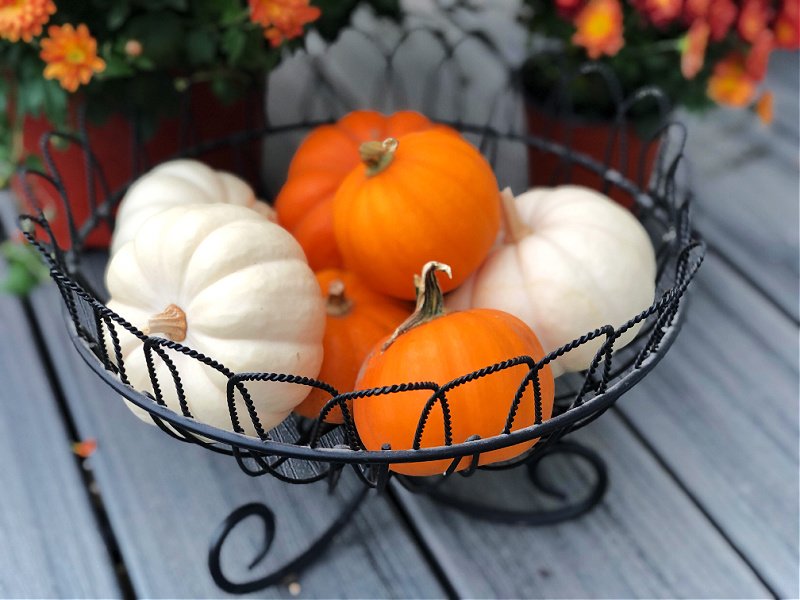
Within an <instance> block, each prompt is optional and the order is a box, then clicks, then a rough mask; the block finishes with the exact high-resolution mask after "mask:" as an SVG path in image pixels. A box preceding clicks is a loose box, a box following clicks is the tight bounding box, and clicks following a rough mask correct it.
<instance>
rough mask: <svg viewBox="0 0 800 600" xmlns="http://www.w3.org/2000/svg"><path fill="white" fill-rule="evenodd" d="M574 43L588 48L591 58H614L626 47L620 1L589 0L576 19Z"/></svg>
mask: <svg viewBox="0 0 800 600" xmlns="http://www.w3.org/2000/svg"><path fill="white" fill-rule="evenodd" d="M575 26H576V27H577V31H576V32H575V35H573V36H572V43H573V44H575V45H577V46H583V47H584V48H586V52H587V54H588V55H589V57H590V58H599V57H600V56H601V55H603V54H607V55H609V56H614V55H615V54H616V53H617V52H619V51H620V49H621V48H622V47H623V46H624V45H625V38H624V37H623V35H622V7H621V6H620V4H619V0H589V3H588V4H587V5H586V6H584V7H583V9H582V10H581V12H580V13H578V16H577V17H576V19H575Z"/></svg>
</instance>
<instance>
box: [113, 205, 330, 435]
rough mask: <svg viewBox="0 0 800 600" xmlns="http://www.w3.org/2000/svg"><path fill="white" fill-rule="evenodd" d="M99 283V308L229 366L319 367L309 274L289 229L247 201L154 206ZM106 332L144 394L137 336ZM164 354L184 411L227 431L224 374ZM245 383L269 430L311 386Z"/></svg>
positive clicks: (164, 374) (174, 402) (161, 367)
mask: <svg viewBox="0 0 800 600" xmlns="http://www.w3.org/2000/svg"><path fill="white" fill-rule="evenodd" d="M106 285H107V287H108V291H109V292H110V295H111V300H110V301H109V302H108V307H109V308H110V309H112V310H113V311H115V312H117V313H118V314H120V315H121V316H122V317H124V318H125V319H127V320H128V321H130V322H131V323H133V324H134V325H135V326H136V327H138V328H139V329H140V330H141V331H143V332H144V333H147V334H149V335H153V336H158V337H165V338H170V339H172V340H174V341H177V342H180V343H181V344H183V345H185V346H188V347H190V348H192V349H194V350H197V351H198V352H201V353H202V354H204V355H206V356H208V357H210V358H213V359H215V360H217V361H219V362H221V363H222V364H223V365H225V366H226V367H227V368H228V369H230V370H232V371H234V372H249V371H269V372H278V373H290V374H295V375H301V376H306V377H316V376H317V374H318V373H319V369H320V365H321V364H322V334H323V330H324V327H325V315H326V312H325V303H324V301H323V298H322V294H321V292H320V289H319V284H318V283H317V280H316V277H315V276H314V273H313V272H312V271H311V269H310V268H309V267H308V265H307V264H306V259H305V255H304V254H303V251H302V249H301V248H300V245H299V244H298V243H297V242H296V241H295V240H294V238H293V237H292V236H291V235H290V234H289V233H288V232H287V231H286V230H285V229H283V228H282V227H280V226H279V225H276V224H275V223H271V222H270V221H267V220H265V219H263V218H262V217H260V216H259V215H258V214H257V213H255V212H254V211H252V210H250V209H248V208H244V207H240V206H230V205H226V204H209V205H194V206H189V207H176V208H171V209H169V210H166V211H162V212H159V213H158V214H156V215H155V216H153V217H151V218H150V219H148V220H147V221H146V222H145V223H144V224H143V225H142V227H141V228H140V229H139V231H138V233H137V234H136V236H135V237H134V239H133V240H131V241H129V242H128V243H127V244H125V245H124V246H122V247H121V248H120V249H119V250H118V251H117V253H116V254H115V255H114V256H113V258H112V260H111V262H110V263H109V265H108V269H107V270H106ZM116 329H117V331H119V332H120V334H121V342H122V354H123V359H124V363H125V368H126V373H127V376H128V378H129V380H130V383H131V385H132V386H133V387H134V388H135V389H137V390H140V391H145V390H146V391H149V392H151V393H152V392H153V388H152V385H151V381H150V377H149V375H148V371H147V365H146V363H145V358H144V349H143V345H142V343H141V342H140V341H139V340H138V339H137V338H136V337H135V336H133V335H131V334H130V333H128V332H127V331H125V330H124V329H122V328H121V327H117V328H116ZM109 339H110V338H108V336H107V337H106V340H107V347H108V348H109V353H110V354H111V355H112V356H113V350H112V346H111V345H110V341H109ZM167 353H168V355H169V356H170V358H171V359H172V360H173V361H174V362H175V365H176V367H177V369H178V371H179V373H180V375H181V381H182V382H183V386H184V389H185V392H186V400H187V402H188V405H189V410H190V411H191V413H192V415H193V416H194V418H195V419H197V420H199V421H203V422H205V423H209V424H211V425H214V426H216V427H221V428H226V429H232V424H231V419H230V416H229V412H228V406H227V400H226V382H227V379H226V378H225V377H224V376H223V375H222V374H220V373H219V372H218V371H216V370H215V369H213V368H211V367H208V366H206V365H204V364H202V363H201V362H199V361H197V360H194V359H192V358H189V357H187V356H185V355H183V354H180V353H177V352H175V351H172V350H167ZM153 357H154V359H155V363H156V365H157V373H158V379H159V382H160V383H161V389H162V390H163V393H164V400H165V402H166V403H167V404H168V406H169V407H170V408H171V409H173V410H174V411H176V412H178V413H180V412H181V410H180V404H179V402H178V398H177V393H176V391H175V389H174V384H173V380H172V377H171V375H170V373H169V370H168V368H167V366H166V365H165V364H164V362H163V361H162V360H161V359H160V358H159V357H158V355H157V354H155V353H154V354H153ZM247 387H248V389H249V390H250V391H251V392H252V397H253V401H254V403H255V405H256V408H257V410H258V415H259V417H260V420H261V422H262V424H263V425H264V427H265V428H267V429H269V428H271V427H274V426H275V425H277V424H278V423H280V422H281V421H282V420H283V419H284V418H286V416H287V415H288V414H289V413H290V412H291V410H292V409H293V408H294V407H295V406H296V405H297V404H299V403H300V402H301V401H302V400H303V399H304V398H305V397H306V395H307V394H308V392H309V391H310V388H308V387H306V386H303V385H292V384H286V383H249V384H247ZM236 397H237V408H238V414H239V416H240V419H241V422H242V424H243V425H244V426H245V429H246V431H247V433H249V434H253V433H254V428H253V427H252V424H251V422H250V418H249V417H248V413H247V409H246V407H245V405H244V402H243V400H242V399H241V398H240V397H239V394H238V393H237V394H236ZM138 413H139V415H140V416H145V415H143V414H142V411H138Z"/></svg>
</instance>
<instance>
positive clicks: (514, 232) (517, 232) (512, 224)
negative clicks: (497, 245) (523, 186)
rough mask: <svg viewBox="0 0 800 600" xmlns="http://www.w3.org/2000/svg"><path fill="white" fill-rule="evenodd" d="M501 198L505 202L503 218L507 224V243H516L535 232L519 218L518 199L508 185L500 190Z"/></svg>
mask: <svg viewBox="0 0 800 600" xmlns="http://www.w3.org/2000/svg"><path fill="white" fill-rule="evenodd" d="M500 200H501V201H502V203H503V220H504V221H505V226H506V235H505V241H506V243H507V244H516V243H517V242H520V241H522V240H523V238H525V237H527V236H529V235H530V234H531V233H533V231H532V230H531V228H530V227H528V226H527V225H526V224H525V223H523V222H522V219H520V218H519V212H518V211H517V204H516V202H517V201H516V200H515V199H514V194H513V193H512V192H511V188H508V187H507V188H506V189H504V190H503V191H502V192H500Z"/></svg>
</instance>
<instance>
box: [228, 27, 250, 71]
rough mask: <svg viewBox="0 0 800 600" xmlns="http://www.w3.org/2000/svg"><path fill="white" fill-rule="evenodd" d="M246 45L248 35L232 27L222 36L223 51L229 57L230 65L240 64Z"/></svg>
mask: <svg viewBox="0 0 800 600" xmlns="http://www.w3.org/2000/svg"><path fill="white" fill-rule="evenodd" d="M246 45H247V34H246V33H245V32H244V31H242V30H241V29H237V28H236V27H231V28H230V29H226V30H225V33H223V34H222V50H223V51H224V52H225V55H226V56H227V57H228V63H229V64H232V65H233V64H236V63H237V62H239V59H240V58H241V57H242V53H243V52H244V48H245V46H246Z"/></svg>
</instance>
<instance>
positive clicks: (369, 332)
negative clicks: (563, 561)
mask: <svg viewBox="0 0 800 600" xmlns="http://www.w3.org/2000/svg"><path fill="white" fill-rule="evenodd" d="M317 281H318V282H319V286H320V288H322V292H323V294H324V293H327V294H328V299H327V310H328V318H327V321H326V324H325V336H324V337H323V338H322V346H323V351H324V359H323V361H322V369H321V370H320V372H319V376H318V377H317V379H320V380H322V381H325V382H326V383H329V384H331V385H332V386H333V387H335V388H336V389H337V390H338V391H339V392H349V391H350V390H352V389H353V387H354V386H355V382H356V376H357V375H358V370H359V368H361V363H363V362H364V358H365V357H366V356H367V354H369V351H370V350H371V349H372V347H373V346H374V345H375V344H376V343H377V342H378V341H379V340H382V339H383V338H385V337H386V336H387V335H389V334H390V333H391V332H392V331H394V330H395V328H396V327H397V326H398V325H400V323H402V322H403V320H405V319H406V317H408V314H409V312H410V310H409V308H408V307H407V306H406V304H405V303H403V302H400V301H398V300H395V299H393V298H388V297H386V296H382V295H380V294H378V293H376V292H374V291H372V290H371V289H370V288H369V287H368V286H366V285H364V284H363V283H362V282H361V281H359V279H358V278H357V277H356V276H355V275H353V274H352V273H348V272H347V271H340V270H338V269H327V270H325V271H320V272H319V273H317ZM330 399H331V397H330V395H329V394H327V393H326V392H323V391H322V390H318V389H314V390H312V391H311V393H310V394H309V395H308V397H307V398H306V399H305V400H304V401H303V402H302V404H300V405H299V406H297V407H296V408H295V412H296V413H298V414H300V415H302V416H304V417H307V418H309V419H316V418H317V416H318V415H319V412H320V410H322V407H323V406H325V404H326V403H327V402H328V400H330ZM326 420H327V421H328V422H330V423H342V422H343V419H342V413H341V411H340V410H339V409H338V408H334V409H333V410H332V411H331V412H330V413H329V415H328V418H327V419H326Z"/></svg>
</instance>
